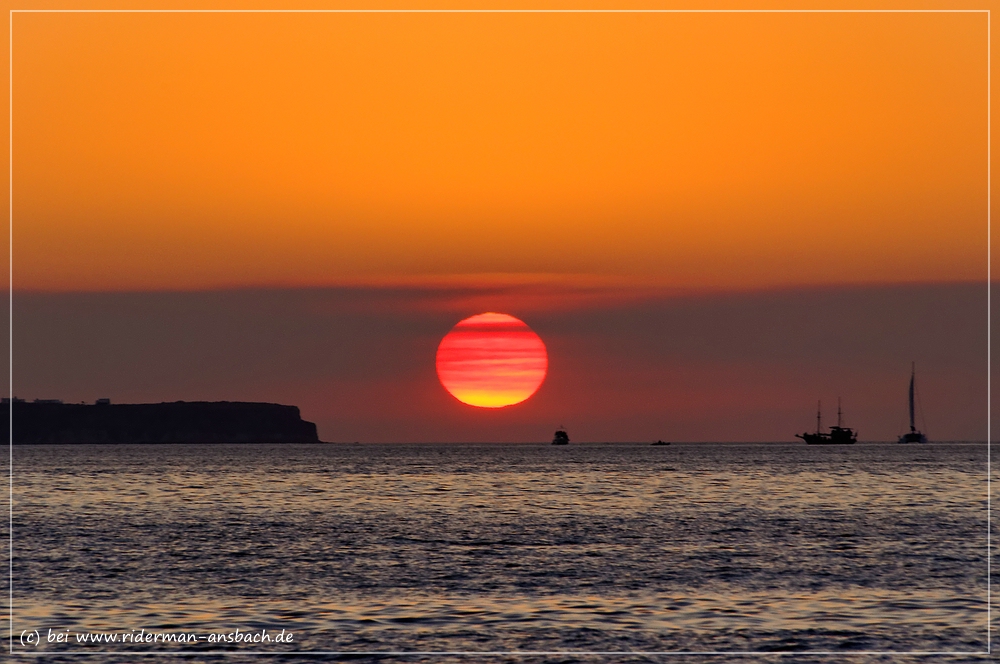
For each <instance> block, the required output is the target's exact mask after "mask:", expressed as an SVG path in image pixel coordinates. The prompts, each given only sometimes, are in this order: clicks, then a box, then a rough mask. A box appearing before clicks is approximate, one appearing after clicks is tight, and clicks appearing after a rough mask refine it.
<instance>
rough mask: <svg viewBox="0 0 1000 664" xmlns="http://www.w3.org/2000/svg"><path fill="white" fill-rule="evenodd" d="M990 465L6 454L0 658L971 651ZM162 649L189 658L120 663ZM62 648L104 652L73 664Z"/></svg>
mask: <svg viewBox="0 0 1000 664" xmlns="http://www.w3.org/2000/svg"><path fill="white" fill-rule="evenodd" d="M986 458H987V452H986V446H985V445H984V444H976V445H973V444H968V445H963V444H939V445H926V446H900V445H891V444H886V445H877V444H867V445H866V444H859V445H856V446H853V447H835V448H821V447H809V446H805V445H792V444H789V445H759V444H745V445H736V444H718V445H716V444H702V445H694V444H691V445H677V444H675V445H672V446H669V447H652V446H649V445H570V446H567V447H553V446H550V445H416V444H413V445H311V446H305V445H303V446H295V445H242V446H235V445H233V446H228V445H211V446H193V445H176V446H160V445H148V446H129V445H122V446H101V445H93V446H37V447H36V446H29V447H17V448H15V450H14V501H15V502H14V565H13V576H14V586H13V594H14V644H15V650H16V651H18V652H31V653H47V654H45V655H44V656H43V657H42V659H44V661H66V662H70V661H72V662H80V661H115V662H117V661H122V662H127V661H149V662H154V661H157V662H159V661H166V660H177V661H188V662H191V661H225V662H236V661H257V662H259V661H265V660H269V659H272V656H269V655H263V656H261V655H255V654H252V653H268V654H270V653H278V652H282V651H289V650H294V651H312V652H319V651H321V652H355V653H360V652H373V651H378V652H411V653H412V652H442V651H449V652H454V651H467V652H478V653H482V652H484V651H491V652H496V651H504V652H507V651H522V652H523V651H532V652H546V653H551V652H553V651H572V652H574V653H582V652H616V653H618V652H623V651H645V652H667V651H669V652H676V651H688V652H691V651H694V652H706V653H713V652H721V653H728V654H725V655H712V654H705V655H698V656H687V657H685V658H683V660H682V661H685V662H693V661H736V660H747V661H774V660H775V659H781V660H782V661H796V662H798V661H825V660H827V659H837V657H835V656H830V655H819V654H814V655H808V656H806V655H799V656H790V655H789V656H786V657H785V658H784V659H782V658H780V657H778V656H777V655H774V654H771V655H767V656H764V657H761V656H757V655H751V654H746V655H738V654H735V653H741V652H749V651H753V652H761V651H763V652H771V653H774V652H795V651H814V652H831V653H852V652H859V651H864V652H872V653H878V652H882V651H896V652H905V651H930V652H937V653H941V652H965V653H971V652H977V651H978V652H983V651H985V650H986V647H987V640H986V639H987V636H986V627H987V613H986V611H987V595H986V592H987V580H986V575H987V540H986V524H987V500H986V499H987V475H986ZM5 594H6V592H5ZM237 629H239V630H240V633H241V634H242V635H244V636H245V635H247V634H250V635H251V638H253V635H258V638H262V637H261V636H259V635H262V634H264V632H262V630H267V631H266V634H267V635H268V636H271V637H272V638H273V637H275V636H278V635H280V634H281V631H282V630H285V633H286V635H287V634H288V633H291V634H293V640H292V642H291V643H277V642H275V641H271V642H266V641H265V642H262V643H258V644H253V643H249V644H248V643H246V642H245V641H240V642H236V641H235V638H236V637H235V634H236V630H237ZM140 630H145V631H140ZM60 633H62V634H65V635H66V637H65V638H67V639H69V643H58V642H57V641H55V640H54V639H55V638H56V635H58V634H60ZM150 633H153V634H159V635H160V636H159V637H157V641H156V642H153V643H146V642H145V641H143V642H141V643H137V642H135V640H136V638H140V639H144V638H148V637H147V636H146V635H147V634H150ZM33 634H37V637H35V636H33ZM164 634H166V635H168V638H175V637H176V638H179V639H183V638H191V637H192V636H193V637H196V638H197V639H198V640H197V641H193V642H189V643H181V642H179V641H176V642H175V641H170V642H168V643H166V644H163V643H161V642H159V639H160V638H162V636H163V635H164ZM25 635H27V637H26V638H27V639H28V641H31V639H32V638H38V639H40V641H41V643H39V644H35V643H29V642H25V645H23V646H22V645H21V640H22V639H23V638H25ZM81 635H82V636H84V638H87V639H91V638H100V639H105V638H112V637H114V638H116V639H117V640H116V641H115V642H112V643H107V642H105V643H98V644H94V643H79V642H78V641H77V639H78V638H79V637H80V636H81ZM102 635H103V636H102ZM126 635H132V642H126V643H122V642H121V639H122V638H127V636H126ZM135 635H141V636H139V637H137V636H135ZM170 635H173V636H172V637H171V636H170ZM179 635H184V636H179ZM219 635H222V639H227V638H233V639H234V640H233V641H232V642H229V641H225V640H223V642H222V643H221V644H220V643H218V642H217V641H218V637H219ZM50 641H51V642H50ZM56 651H61V652H62V653H64V654H57V652H56ZM181 651H183V652H195V653H200V654H198V655H197V656H195V657H186V658H183V659H182V658H181V657H179V656H178V657H172V656H167V657H162V656H160V657H155V658H154V657H143V658H141V659H140V658H138V657H137V654H138V653H139V652H158V653H179V652H181ZM217 651H228V652H230V653H231V654H230V655H228V656H218V657H217V656H215V655H212V654H211V652H217ZM82 652H89V653H101V652H109V653H124V654H121V655H115V654H106V655H101V654H95V655H92V656H90V657H86V658H83V659H81V658H80V657H78V656H73V655H69V654H68V653H82ZM671 657H674V658H675V659H676V656H672V655H651V654H647V655H638V654H637V655H622V654H616V655H601V656H598V655H583V654H563V655H556V654H535V655H516V656H515V655H489V656H487V655H447V656H444V655H409V656H404V655H398V654H395V655H388V656H386V657H384V659H385V660H392V661H485V660H487V659H489V660H494V661H496V660H501V661H506V660H510V661H546V662H548V661H558V662H572V661H664V660H668V659H671ZM859 657H860V658H862V659H867V660H871V661H898V660H899V659H900V657H899V656H896V655H888V654H886V655H879V654H869V655H861V656H859ZM933 657H934V658H940V659H946V660H949V661H985V658H983V657H981V656H976V655H971V654H968V655H958V656H945V655H934V656H933ZM289 659H296V658H289ZM312 659H313V661H318V660H322V659H332V660H345V659H349V658H347V657H344V656H335V655H323V656H320V655H314V656H312ZM371 659H377V657H375V656H370V655H366V656H359V657H357V658H356V660H355V661H357V660H362V661H364V660H371ZM841 659H842V658H841ZM923 661H927V657H926V656H925V657H924V660H923Z"/></svg>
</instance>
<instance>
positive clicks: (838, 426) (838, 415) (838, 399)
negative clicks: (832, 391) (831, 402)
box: [837, 397, 840, 429]
mask: <svg viewBox="0 0 1000 664" xmlns="http://www.w3.org/2000/svg"><path fill="white" fill-rule="evenodd" d="M837 428H838V429H839V428H840V397H837Z"/></svg>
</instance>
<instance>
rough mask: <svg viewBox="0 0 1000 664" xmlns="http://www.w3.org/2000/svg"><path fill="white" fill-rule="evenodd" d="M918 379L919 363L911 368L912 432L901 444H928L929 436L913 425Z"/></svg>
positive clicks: (900, 438)
mask: <svg viewBox="0 0 1000 664" xmlns="http://www.w3.org/2000/svg"><path fill="white" fill-rule="evenodd" d="M916 378H917V363H916V362H914V363H913V365H912V366H911V367H910V430H909V431H908V432H907V433H904V434H903V435H902V436H900V437H899V442H900V443H903V444H906V443H926V442H929V441H928V440H927V436H926V435H924V434H923V433H922V432H921V431H919V430H918V429H917V427H916V426H915V425H914V423H913V386H914V384H915V382H916Z"/></svg>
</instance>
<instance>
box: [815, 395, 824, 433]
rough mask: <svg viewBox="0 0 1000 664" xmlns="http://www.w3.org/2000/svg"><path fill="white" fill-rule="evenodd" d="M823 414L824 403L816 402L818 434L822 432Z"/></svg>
mask: <svg viewBox="0 0 1000 664" xmlns="http://www.w3.org/2000/svg"><path fill="white" fill-rule="evenodd" d="M822 412H823V402H822V401H817V402H816V433H819V431H820V418H821V417H822V415H821V413H822Z"/></svg>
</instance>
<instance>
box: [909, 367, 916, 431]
mask: <svg viewBox="0 0 1000 664" xmlns="http://www.w3.org/2000/svg"><path fill="white" fill-rule="evenodd" d="M916 376H917V363H916V362H914V363H913V366H912V368H911V372H910V431H916V430H917V428H916V427H915V426H913V380H914V379H915V378H916Z"/></svg>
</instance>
